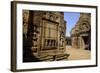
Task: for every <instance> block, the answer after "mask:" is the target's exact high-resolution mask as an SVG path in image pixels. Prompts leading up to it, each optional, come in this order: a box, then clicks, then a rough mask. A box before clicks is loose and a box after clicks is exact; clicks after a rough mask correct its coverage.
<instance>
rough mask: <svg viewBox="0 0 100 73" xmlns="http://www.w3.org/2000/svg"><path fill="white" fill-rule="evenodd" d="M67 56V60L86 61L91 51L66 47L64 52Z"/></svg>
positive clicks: (89, 57)
mask: <svg viewBox="0 0 100 73" xmlns="http://www.w3.org/2000/svg"><path fill="white" fill-rule="evenodd" d="M65 52H67V53H68V54H70V55H69V57H68V60H86V59H91V51H89V50H84V49H77V48H72V46H66V51H65Z"/></svg>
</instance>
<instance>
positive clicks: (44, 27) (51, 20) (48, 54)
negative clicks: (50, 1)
mask: <svg viewBox="0 0 100 73" xmlns="http://www.w3.org/2000/svg"><path fill="white" fill-rule="evenodd" d="M87 23H88V22H86V23H83V24H84V25H85V24H87ZM65 34H66V21H64V13H63V12H52V11H31V10H23V62H33V61H35V62H37V61H54V60H64V59H67V57H68V54H67V53H65V49H66V43H65ZM87 36H88V35H87ZM82 38H83V37H82Z"/></svg>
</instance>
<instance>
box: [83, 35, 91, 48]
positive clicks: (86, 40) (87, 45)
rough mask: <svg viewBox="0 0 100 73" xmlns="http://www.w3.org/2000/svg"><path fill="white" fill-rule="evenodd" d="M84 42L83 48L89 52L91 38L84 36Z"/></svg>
mask: <svg viewBox="0 0 100 73" xmlns="http://www.w3.org/2000/svg"><path fill="white" fill-rule="evenodd" d="M82 40H83V48H84V49H85V50H89V48H90V47H89V46H90V45H89V44H90V41H89V36H82Z"/></svg>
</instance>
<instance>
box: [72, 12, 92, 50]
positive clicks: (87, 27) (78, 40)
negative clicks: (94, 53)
mask: <svg viewBox="0 0 100 73" xmlns="http://www.w3.org/2000/svg"><path fill="white" fill-rule="evenodd" d="M71 41H72V47H73V48H80V49H87V50H90V49H91V48H90V46H91V14H90V13H80V18H79V20H78V22H77V24H76V25H75V27H74V28H73V29H72V31H71Z"/></svg>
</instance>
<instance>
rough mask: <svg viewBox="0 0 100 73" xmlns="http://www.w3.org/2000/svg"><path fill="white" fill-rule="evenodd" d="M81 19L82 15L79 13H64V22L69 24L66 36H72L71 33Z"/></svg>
mask: <svg viewBox="0 0 100 73" xmlns="http://www.w3.org/2000/svg"><path fill="white" fill-rule="evenodd" d="M79 17H80V13H78V12H64V20H65V21H66V22H67V23H66V25H67V26H66V27H67V29H66V36H70V31H71V29H72V28H73V27H74V26H75V25H76V23H77V21H78V19H79Z"/></svg>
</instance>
